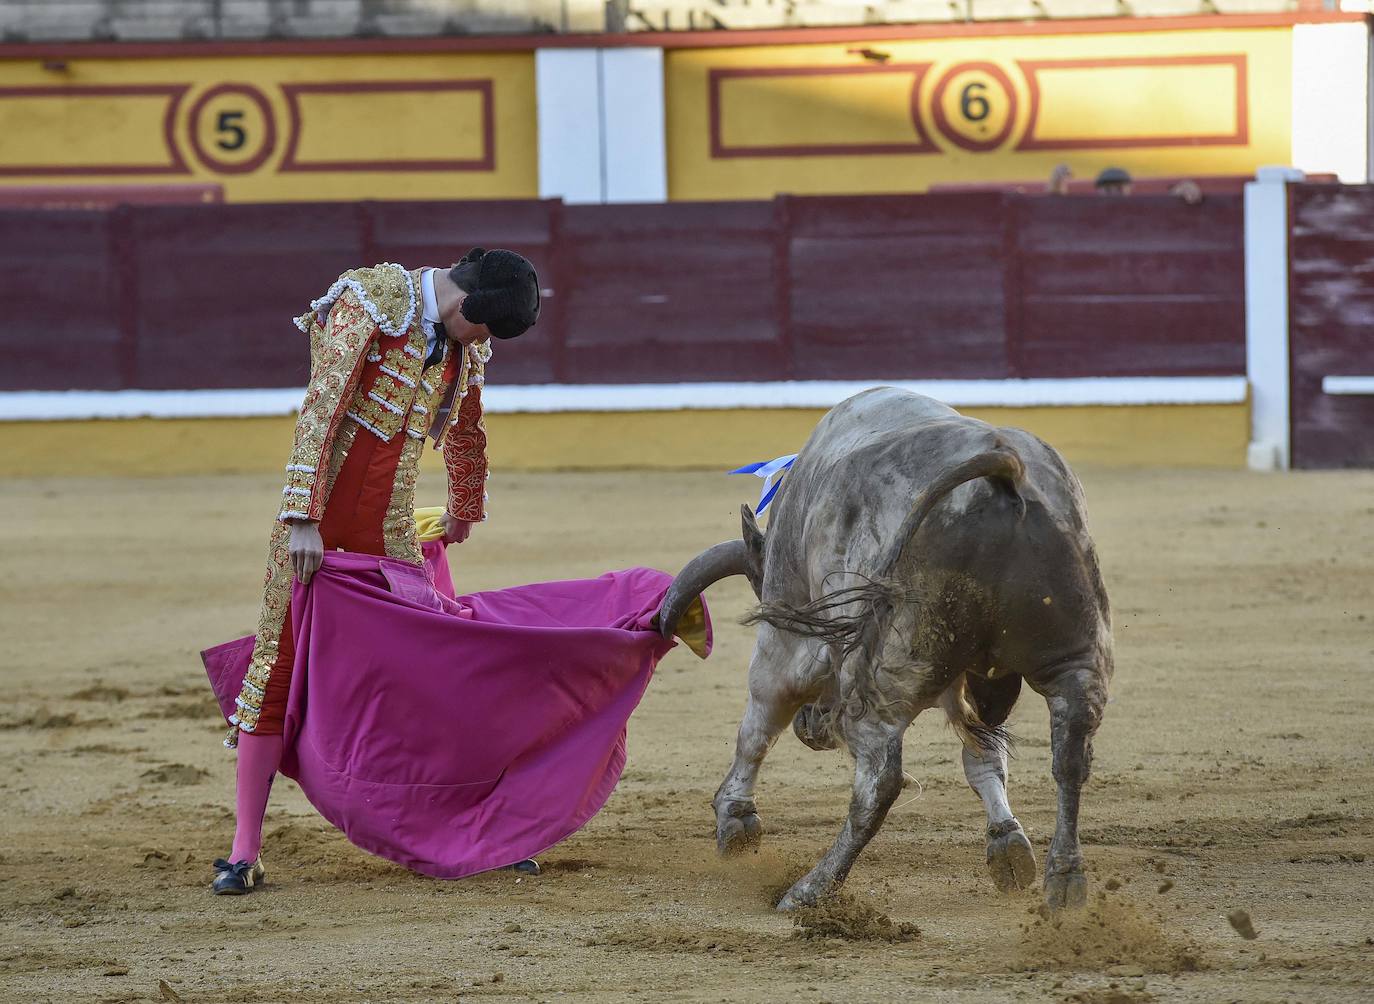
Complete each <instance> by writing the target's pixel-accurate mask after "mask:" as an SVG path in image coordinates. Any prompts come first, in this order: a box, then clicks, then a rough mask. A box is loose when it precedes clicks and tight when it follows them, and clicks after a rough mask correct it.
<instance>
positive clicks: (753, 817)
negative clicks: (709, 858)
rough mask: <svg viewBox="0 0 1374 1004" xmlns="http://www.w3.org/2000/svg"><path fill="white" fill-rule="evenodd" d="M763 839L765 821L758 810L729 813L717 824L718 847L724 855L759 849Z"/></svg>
mask: <svg viewBox="0 0 1374 1004" xmlns="http://www.w3.org/2000/svg"><path fill="white" fill-rule="evenodd" d="M762 840H763V823H762V822H760V821H759V814H758V813H757V812H753V811H750V812H746V813H744V814H742V815H729V816H726V817H725V818H724V819H722V820H720V821H719V822H718V823H717V824H716V849H717V850H718V851H720V853H721V855H722V856H724V857H731V856H733V855H736V854H743V853H744V852H745V851H753V850H758V846H759V843H760V842H761V841H762Z"/></svg>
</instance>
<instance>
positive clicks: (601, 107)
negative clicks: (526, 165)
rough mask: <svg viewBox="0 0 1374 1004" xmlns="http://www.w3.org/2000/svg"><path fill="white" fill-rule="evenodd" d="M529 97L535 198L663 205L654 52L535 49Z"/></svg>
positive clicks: (659, 70)
mask: <svg viewBox="0 0 1374 1004" xmlns="http://www.w3.org/2000/svg"><path fill="white" fill-rule="evenodd" d="M535 95H536V101H537V103H538V121H539V195H540V197H541V198H546V199H553V198H561V199H563V201H565V202H569V203H579V202H584V203H585V202H663V201H665V200H666V199H667V198H668V150H667V141H666V137H665V133H664V103H663V50H662V49H658V48H650V47H627V48H616V49H539V50H537V51H536V52H535Z"/></svg>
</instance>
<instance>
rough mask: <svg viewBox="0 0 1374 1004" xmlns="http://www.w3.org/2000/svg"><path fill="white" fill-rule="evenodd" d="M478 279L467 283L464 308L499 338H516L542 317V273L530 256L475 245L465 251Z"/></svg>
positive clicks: (471, 270)
mask: <svg viewBox="0 0 1374 1004" xmlns="http://www.w3.org/2000/svg"><path fill="white" fill-rule="evenodd" d="M465 263H466V264H467V265H469V266H472V265H475V266H476V268H468V269H466V270H465V271H467V273H468V275H469V276H473V275H475V280H469V281H468V282H467V283H465V284H464V288H465V289H466V288H467V286H469V285H470V286H472V287H473V288H471V289H467V297H466V298H465V299H464V300H463V305H462V307H461V308H460V309H461V310H462V312H463V316H464V317H466V318H467V319H468V320H469V321H471V322H472V323H473V324H485V325H486V326H487V330H488V331H490V332H491V333H492V335H493V336H494V337H496V338H515V337H516V336H517V335H523V334H524V333H525V331H526V330H527V329H529V328H530V327H532V326H533V325H534V323H535V322H536V321H538V320H539V276H538V274H536V273H535V271H534V266H533V265H531V264H530V262H529V259H528V258H526V257H525V256H524V255H522V254H517V253H516V252H514V251H505V250H502V249H500V248H495V249H493V250H491V251H487V250H485V249H483V248H473V249H472V250H471V251H469V252H468V253H467V254H465V255H463V259H462V261H460V262H459V263H458V265H459V266H461V265H464V264H465Z"/></svg>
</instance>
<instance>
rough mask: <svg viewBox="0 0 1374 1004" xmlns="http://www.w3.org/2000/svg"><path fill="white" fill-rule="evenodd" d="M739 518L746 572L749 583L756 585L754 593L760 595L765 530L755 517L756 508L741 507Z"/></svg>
mask: <svg viewBox="0 0 1374 1004" xmlns="http://www.w3.org/2000/svg"><path fill="white" fill-rule="evenodd" d="M739 520H740V532H741V535H742V536H743V537H744V548H745V552H746V555H747V557H746V562H747V565H748V569H747V571H746V572H745V573H744V574H745V576H746V577H747V578H748V579H749V584H750V585H751V586H753V587H754V595H755V596H758V595H760V594H761V592H762V590H763V542H764V537H763V531H762V530H760V529H759V524H758V520H756V519H755V518H754V510H753V509H750V508H749V506H748V505H742V506H740V507H739Z"/></svg>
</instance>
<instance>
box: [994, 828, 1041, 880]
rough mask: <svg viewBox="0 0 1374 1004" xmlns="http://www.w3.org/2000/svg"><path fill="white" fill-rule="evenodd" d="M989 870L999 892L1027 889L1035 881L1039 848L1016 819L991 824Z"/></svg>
mask: <svg viewBox="0 0 1374 1004" xmlns="http://www.w3.org/2000/svg"><path fill="white" fill-rule="evenodd" d="M988 871H990V872H992V881H993V883H994V884H995V885H996V886H997V889H998V891H999V892H1015V891H1016V890H1018V889H1025V888H1028V887H1029V886H1030V884H1031V883H1032V882H1034V881H1035V851H1033V850H1032V849H1031V842H1030V841H1029V840H1028V839H1026V833H1025V831H1024V830H1022V829H1021V824H1020V823H1018V822H1017V821H1016V820H1015V819H1008V820H1006V821H1004V822H1001V823H996V824H994V825H992V826H989V827H988Z"/></svg>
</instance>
